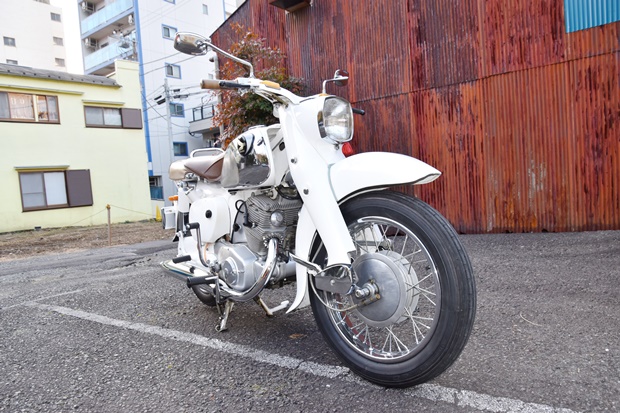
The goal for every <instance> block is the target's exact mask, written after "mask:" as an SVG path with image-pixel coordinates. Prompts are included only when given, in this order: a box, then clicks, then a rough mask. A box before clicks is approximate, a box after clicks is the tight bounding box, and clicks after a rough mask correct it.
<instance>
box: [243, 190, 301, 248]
mask: <svg viewBox="0 0 620 413" xmlns="http://www.w3.org/2000/svg"><path fill="white" fill-rule="evenodd" d="M301 205H302V202H301V199H285V198H282V197H280V196H279V197H277V198H276V199H271V198H270V197H268V196H266V195H258V196H254V197H251V198H250V199H248V200H247V202H246V208H247V212H248V218H249V219H248V220H249V224H250V225H249V226H247V227H246V228H245V234H246V238H247V242H248V247H249V248H250V250H252V251H254V253H256V254H257V255H260V256H264V255H265V254H267V246H266V242H265V241H267V240H268V239H269V238H273V237H276V238H278V240H279V246H280V247H281V248H282V249H283V250H284V251H288V250H291V249H293V248H294V246H295V228H296V226H297V220H298V218H299V210H300V209H301Z"/></svg>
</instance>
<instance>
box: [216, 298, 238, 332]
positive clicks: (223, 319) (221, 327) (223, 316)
mask: <svg viewBox="0 0 620 413" xmlns="http://www.w3.org/2000/svg"><path fill="white" fill-rule="evenodd" d="M234 305H235V303H234V302H233V301H230V300H229V301H226V302H225V303H224V305H223V306H222V305H218V306H217V309H218V311H219V312H220V323H219V324H218V325H216V326H215V330H216V331H218V332H222V331H226V330H228V327H227V326H226V323H227V322H228V316H229V315H230V312H231V311H232V308H233V306H234ZM222 307H224V309H223V311H222Z"/></svg>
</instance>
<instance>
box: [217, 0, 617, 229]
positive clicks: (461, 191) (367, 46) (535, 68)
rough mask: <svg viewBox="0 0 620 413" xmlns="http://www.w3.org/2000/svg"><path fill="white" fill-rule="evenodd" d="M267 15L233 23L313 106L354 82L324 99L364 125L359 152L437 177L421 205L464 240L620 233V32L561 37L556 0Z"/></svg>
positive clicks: (360, 5) (260, 8)
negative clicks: (410, 161) (338, 83)
mask: <svg viewBox="0 0 620 413" xmlns="http://www.w3.org/2000/svg"><path fill="white" fill-rule="evenodd" d="M265 4H267V1H266V0H248V1H247V2H246V4H245V5H244V6H242V9H241V10H240V11H241V13H240V12H237V13H236V14H235V16H233V17H234V18H235V19H237V20H238V21H243V22H245V24H246V25H247V26H248V27H251V28H252V29H253V30H255V31H259V32H260V33H261V35H262V36H265V37H268V38H270V42H275V43H277V44H281V45H283V47H286V49H285V50H286V51H287V53H288V56H289V66H290V70H291V73H292V74H294V75H296V76H301V77H304V78H306V79H307V83H308V85H309V86H310V92H316V91H317V90H318V89H319V87H320V83H321V80H322V79H325V78H327V77H330V76H331V75H332V74H333V71H334V70H335V69H336V68H339V67H342V68H348V69H349V70H350V71H351V83H350V86H349V87H348V88H340V89H337V88H335V87H332V88H330V92H333V93H336V94H338V95H341V96H345V97H348V98H349V99H351V100H352V102H353V104H354V105H355V106H358V107H361V108H363V109H365V110H366V111H367V115H366V116H365V117H356V119H355V122H356V132H355V140H354V146H355V147H356V148H357V149H358V150H363V151H370V150H387V151H394V152H401V153H409V154H412V155H414V156H416V157H418V158H420V159H422V160H424V161H426V162H428V163H430V164H432V165H434V166H436V167H438V169H440V170H442V172H443V176H442V177H441V178H440V179H439V180H437V181H435V182H433V183H431V184H429V185H424V186H421V187H418V188H416V190H415V192H416V194H417V195H419V196H420V197H421V198H422V199H424V200H426V201H427V202H429V203H430V204H431V205H433V206H434V207H436V208H437V209H439V210H440V211H441V212H442V213H443V214H444V215H445V216H446V217H447V218H448V219H449V220H450V221H451V222H452V223H453V224H454V225H455V227H456V228H457V230H458V231H460V232H488V231H493V232H504V231H543V230H547V231H574V230H598V229H620V84H619V82H620V23H613V24H608V25H605V26H600V27H596V28H594V29H590V30H583V31H578V32H574V33H566V25H565V20H564V7H563V3H562V2H558V1H557V0H522V1H518V2H506V1H504V0H463V1H459V2H457V1H455V0H439V1H433V2H426V1H422V0H401V1H388V0H375V1H372V2H350V1H345V0H331V1H330V0H314V1H313V3H312V7H309V8H306V9H304V10H301V11H299V12H295V13H289V14H283V13H281V11H280V10H278V9H276V8H275V7H271V8H270V7H266V6H265ZM265 22H266V24H265ZM279 24H280V25H281V26H280V28H278V25H279ZM220 33H221V36H223V35H225V34H226V33H229V29H227V28H226V26H224V27H223V28H222V29H220V31H218V35H220ZM226 35H227V34H226ZM405 190H407V191H411V189H410V188H409V189H405Z"/></svg>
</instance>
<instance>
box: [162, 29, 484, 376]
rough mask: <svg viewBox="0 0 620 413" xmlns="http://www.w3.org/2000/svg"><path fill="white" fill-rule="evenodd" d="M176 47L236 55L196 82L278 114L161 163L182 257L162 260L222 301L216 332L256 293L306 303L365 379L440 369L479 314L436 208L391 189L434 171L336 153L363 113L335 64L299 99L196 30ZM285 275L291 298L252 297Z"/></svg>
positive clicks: (413, 163) (292, 306)
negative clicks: (252, 98) (235, 69)
mask: <svg viewBox="0 0 620 413" xmlns="http://www.w3.org/2000/svg"><path fill="white" fill-rule="evenodd" d="M175 48H176V49H177V50H179V51H181V52H183V53H187V54H192V55H204V54H206V53H207V51H208V50H214V51H216V52H218V53H221V54H223V55H224V56H226V57H228V58H230V59H232V60H233V61H235V62H238V63H240V64H242V65H245V66H246V67H247V68H248V69H249V72H250V75H249V77H244V78H238V79H235V80H232V81H227V80H203V81H202V87H203V88H206V89H244V90H246V91H247V92H251V93H256V94H257V95H260V96H261V97H263V98H265V99H267V100H268V101H270V102H271V103H272V104H273V112H274V115H275V116H276V117H277V118H278V119H279V121H280V124H277V125H272V126H257V127H254V128H250V129H249V130H248V131H246V132H244V133H243V134H241V135H240V136H238V137H237V138H235V139H234V140H233V141H232V142H231V144H230V145H229V146H228V147H227V149H226V150H225V151H223V150H221V149H214V148H210V149H199V150H196V151H194V152H192V154H191V156H190V157H189V158H188V159H185V160H181V161H176V162H174V163H173V164H172V165H171V166H170V177H171V179H173V180H174V181H175V182H176V184H177V187H178V195H177V196H175V197H172V198H171V199H172V200H173V201H174V202H173V206H171V207H165V208H163V210H162V216H163V218H164V219H163V221H164V228H167V229H174V230H175V231H176V236H175V241H178V255H177V257H176V258H173V259H172V260H169V261H165V262H162V263H161V265H162V266H163V267H164V268H165V269H166V270H169V271H170V273H171V274H174V275H176V276H177V277H179V278H181V279H183V280H185V281H186V282H187V285H188V286H189V287H191V288H192V289H193V291H194V292H195V294H196V295H197V297H198V298H199V299H200V300H201V301H202V302H204V303H205V304H207V305H209V306H213V307H216V308H217V309H218V311H219V312H220V322H219V324H218V326H217V327H216V328H217V329H218V330H219V331H223V330H225V329H226V328H227V322H228V317H229V315H230V311H231V309H232V307H233V304H234V303H237V302H246V301H250V300H254V301H256V302H257V303H258V304H260V305H261V306H262V307H263V309H264V310H265V311H266V313H267V315H270V316H271V315H273V313H274V312H276V311H279V310H284V309H286V310H287V311H286V312H287V313H290V312H291V311H293V310H296V309H299V308H302V307H305V306H307V305H311V306H312V311H313V313H314V317H315V319H316V322H317V324H318V327H319V329H320V331H321V333H322V334H323V336H324V338H325V340H326V341H327V343H328V344H329V345H330V347H331V348H332V349H333V350H334V351H335V353H336V354H337V355H338V356H339V358H340V359H341V360H342V361H343V362H344V363H345V364H346V365H347V366H348V367H349V368H351V370H353V371H354V372H355V373H357V374H359V375H360V376H362V377H364V378H365V379H367V380H369V381H372V382H374V383H377V384H380V385H384V386H390V387H406V386H412V385H416V384H420V383H423V382H426V381H428V380H430V379H432V378H433V377H436V376H437V375H439V374H441V373H442V372H443V371H445V370H446V369H447V368H448V367H449V366H450V365H451V364H452V363H453V362H454V361H455V360H456V359H457V358H458V356H459V355H460V353H461V351H462V350H463V348H464V347H465V344H466V342H467V339H468V337H469V334H470V332H471V329H472V325H473V322H474V316H475V308H476V293H475V282H474V275H473V271H472V268H471V264H470V261H469V258H468V256H467V253H466V252H465V250H464V248H463V246H462V245H461V243H460V242H459V239H458V237H457V234H456V232H455V231H454V229H453V228H452V227H451V225H450V224H449V223H448V222H447V220H446V219H445V218H443V217H442V216H441V215H440V214H439V213H438V212H437V211H435V210H434V209H433V208H431V207H430V206H429V205H427V204H426V203H424V202H422V201H421V200H419V199H417V198H414V197H411V196H407V195H404V194H401V193H397V192H392V191H390V190H387V189H386V188H389V187H392V186H395V185H405V184H410V185H421V184H426V183H428V182H431V181H433V180H435V179H437V178H438V177H439V175H440V172H439V171H438V170H436V169H435V168H433V167H431V166H429V165H427V164H425V163H424V162H421V161H419V160H417V159H414V158H412V157H409V156H405V155H402V154H395V153H385V152H371V153H361V154H357V155H352V156H345V154H343V146H344V147H345V148H346V146H347V145H349V144H347V142H348V141H350V140H351V139H352V137H353V113H355V112H361V111H358V110H355V109H352V107H351V104H350V103H349V102H347V101H346V100H344V99H342V98H340V97H336V96H332V95H328V94H326V93H325V89H326V86H327V84H328V83H329V82H335V83H336V84H337V85H344V84H346V82H347V80H348V73H346V72H344V71H337V72H336V75H335V76H334V78H333V79H329V80H326V81H324V82H323V93H321V94H318V95H315V96H310V97H301V96H297V95H295V94H293V93H291V92H289V91H287V90H285V89H283V88H281V87H280V85H278V84H277V83H274V82H270V81H265V80H260V79H257V78H255V77H254V71H253V67H252V65H251V64H250V63H249V62H247V61H244V60H242V59H239V58H237V57H235V56H233V55H231V54H229V53H227V52H225V51H223V50H221V49H219V48H218V47H216V46H214V45H213V44H212V43H211V42H210V40H209V39H207V38H205V37H202V36H200V35H196V34H193V33H178V34H177V35H176V38H175ZM345 152H347V151H345ZM293 281H295V282H296V295H295V297H294V300H293V301H292V302H289V301H285V302H283V303H282V304H280V305H278V306H276V307H275V308H269V307H268V306H267V305H266V303H265V302H264V301H263V300H262V299H261V297H260V294H261V292H262V291H263V290H264V289H266V288H275V287H281V286H283V285H285V284H287V283H290V282H293Z"/></svg>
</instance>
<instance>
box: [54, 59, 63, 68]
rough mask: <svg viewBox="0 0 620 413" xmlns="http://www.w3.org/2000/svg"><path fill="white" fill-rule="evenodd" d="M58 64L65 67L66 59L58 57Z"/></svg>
mask: <svg viewBox="0 0 620 413" xmlns="http://www.w3.org/2000/svg"><path fill="white" fill-rule="evenodd" d="M55 61H56V66H60V67H65V59H59V58H56V59H55Z"/></svg>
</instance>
